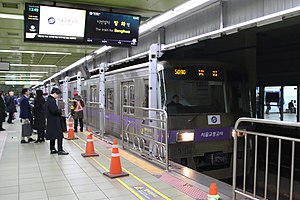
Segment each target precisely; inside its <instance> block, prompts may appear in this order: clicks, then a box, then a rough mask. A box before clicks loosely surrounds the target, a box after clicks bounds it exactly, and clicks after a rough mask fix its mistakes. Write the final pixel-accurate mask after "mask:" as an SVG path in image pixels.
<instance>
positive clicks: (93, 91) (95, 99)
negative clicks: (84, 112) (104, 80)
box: [90, 85, 97, 102]
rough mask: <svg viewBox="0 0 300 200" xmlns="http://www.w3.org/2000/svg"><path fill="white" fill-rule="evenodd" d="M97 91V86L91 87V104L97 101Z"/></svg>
mask: <svg viewBox="0 0 300 200" xmlns="http://www.w3.org/2000/svg"><path fill="white" fill-rule="evenodd" d="M96 91H97V85H90V101H91V102H96V101H97V97H96V94H97V93H96Z"/></svg>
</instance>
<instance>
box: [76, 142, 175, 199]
mask: <svg viewBox="0 0 300 200" xmlns="http://www.w3.org/2000/svg"><path fill="white" fill-rule="evenodd" d="M78 138H79V139H80V140H81V141H83V142H84V143H86V141H84V140H83V139H82V138H81V137H78ZM72 142H74V141H73V140H72ZM80 148H81V147H80ZM81 149H82V148H81ZM82 150H83V149H82ZM95 150H96V152H98V153H99V154H101V155H103V156H104V157H106V158H107V159H108V160H110V158H108V157H107V156H106V155H104V154H103V153H102V152H100V151H98V149H96V148H95ZM83 152H84V150H83ZM93 159H94V158H93ZM97 162H98V161H97ZM99 164H100V163H99ZM102 168H103V167H102ZM122 169H123V170H124V171H126V172H127V173H128V174H129V175H131V176H133V177H134V178H135V179H136V180H138V181H139V182H141V183H143V184H144V185H145V186H147V187H148V188H149V189H151V190H152V191H154V192H155V193H156V194H158V195H159V196H161V197H163V198H164V199H166V200H171V199H170V198H169V197H167V196H166V195H164V194H162V193H161V192H160V191H158V190H157V189H155V188H153V187H152V186H151V185H149V184H148V183H146V182H145V181H143V180H142V179H140V178H139V177H137V176H136V175H134V174H133V173H131V172H130V171H128V170H127V169H125V168H124V167H122ZM106 171H108V169H106Z"/></svg>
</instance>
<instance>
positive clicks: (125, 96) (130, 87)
mask: <svg viewBox="0 0 300 200" xmlns="http://www.w3.org/2000/svg"><path fill="white" fill-rule="evenodd" d="M121 88H122V97H121V105H125V106H134V105H135V99H134V97H135V96H134V83H133V81H128V82H122V84H121ZM123 112H126V113H130V114H133V110H132V109H129V110H128V109H124V110H123Z"/></svg>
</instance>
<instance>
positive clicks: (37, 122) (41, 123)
mask: <svg viewBox="0 0 300 200" xmlns="http://www.w3.org/2000/svg"><path fill="white" fill-rule="evenodd" d="M32 110H33V116H34V120H33V129H34V130H37V134H38V138H37V140H36V141H35V142H34V143H38V142H45V130H46V107H45V99H44V97H43V91H42V90H37V91H36V97H35V99H34V106H33V109H32Z"/></svg>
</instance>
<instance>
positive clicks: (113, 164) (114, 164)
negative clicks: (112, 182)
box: [103, 139, 129, 178]
mask: <svg viewBox="0 0 300 200" xmlns="http://www.w3.org/2000/svg"><path fill="white" fill-rule="evenodd" d="M103 174H104V175H105V176H108V177H110V178H117V177H121V176H128V175H129V174H128V173H126V172H122V167H121V160H120V154H119V149H118V142H117V139H114V143H113V148H112V154H111V160H110V170H109V172H104V173H103Z"/></svg>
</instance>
